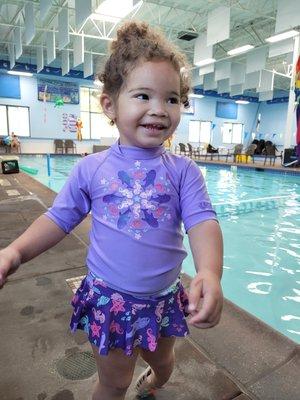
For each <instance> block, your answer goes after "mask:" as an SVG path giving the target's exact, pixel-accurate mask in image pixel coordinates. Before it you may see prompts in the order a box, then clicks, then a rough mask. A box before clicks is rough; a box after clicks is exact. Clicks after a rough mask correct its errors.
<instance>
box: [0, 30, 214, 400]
mask: <svg viewBox="0 0 300 400" xmlns="http://www.w3.org/2000/svg"><path fill="white" fill-rule="evenodd" d="M186 70H187V64H186V62H185V58H184V57H183V56H182V55H181V54H180V53H179V52H178V51H177V49H176V48H175V47H174V46H173V45H171V44H170V43H168V42H167V41H166V39H165V38H164V37H163V36H161V35H160V34H159V33H157V32H156V31H154V30H152V29H150V28H149V27H148V26H147V25H146V24H144V23H136V22H130V23H127V24H125V25H123V26H122V27H121V28H120V29H119V30H118V33H117V39H116V40H115V41H113V42H112V46H111V55H110V57H109V59H108V60H107V62H106V64H105V68H104V71H103V73H101V74H100V75H99V79H100V80H101V81H102V82H103V92H102V95H101V106H102V109H103V111H104V113H105V114H106V115H107V117H108V118H109V119H110V121H111V123H112V124H116V126H117V128H118V130H119V134H120V138H119V140H118V142H117V143H115V144H114V145H113V146H112V147H111V148H110V149H108V150H106V151H103V152H101V153H96V154H92V155H89V156H87V157H84V158H83V159H82V160H81V161H80V162H79V163H78V164H77V165H76V166H75V168H74V170H73V171H72V173H71V176H70V177H69V179H68V181H67V182H66V184H65V186H64V187H63V189H62V190H61V192H60V193H59V194H58V195H57V197H56V199H55V201H54V204H53V206H52V207H51V208H50V209H49V210H48V211H47V212H46V213H45V215H43V216H41V217H40V218H38V220H37V221H35V222H34V223H33V224H32V225H31V227H29V228H28V230H27V231H26V232H25V233H24V234H23V235H22V236H20V237H19V238H18V239H17V240H16V241H15V242H13V243H12V244H11V245H10V246H8V247H7V248H6V249H4V250H2V251H1V252H0V285H3V284H4V282H5V279H6V276H7V274H9V273H12V272H14V271H15V270H16V269H17V268H18V266H19V265H20V263H22V262H26V261H28V260H29V259H31V258H33V257H35V256H36V255H38V254H40V253H41V252H43V251H45V250H47V249H48V248H50V247H52V246H54V245H55V244H56V243H57V242H59V241H60V240H61V239H62V238H63V237H64V236H65V235H66V234H67V233H69V232H70V231H71V230H72V229H73V228H74V227H75V226H76V225H77V224H79V223H80V222H81V221H82V220H83V218H85V216H86V215H87V214H88V213H89V212H90V211H91V213H92V227H91V232H90V247H89V250H88V255H87V261H86V262H87V267H88V274H87V277H86V278H85V279H84V280H83V281H82V283H81V286H80V288H79V289H78V291H77V293H76V294H75V296H74V298H73V301H72V305H73V307H74V313H73V316H72V319H71V329H72V331H75V330H76V329H83V330H84V331H85V332H86V334H87V335H88V338H89V341H90V342H91V346H92V349H93V352H94V355H95V359H96V363H97V367H98V371H99V382H98V383H97V386H96V388H95V391H94V394H93V400H122V399H124V398H125V394H126V391H127V388H128V386H129V385H130V383H131V380H132V376H133V371H134V367H135V363H136V359H137V356H138V355H140V356H141V357H142V358H143V359H144V360H145V361H146V362H147V364H148V365H149V367H148V368H147V369H146V370H145V372H144V373H143V374H142V376H141V377H140V378H139V379H138V381H137V383H136V390H137V394H138V395H139V396H140V397H143V396H147V395H148V394H149V393H153V391H154V390H155V389H157V388H160V387H162V386H163V385H164V384H165V383H166V382H167V381H168V379H169V378H170V375H171V373H172V370H173V367H174V344H175V338H176V337H184V336H186V335H187V334H188V327H187V323H186V320H185V317H187V315H188V313H190V314H191V318H190V320H189V323H190V324H192V325H194V326H196V327H199V328H209V327H212V326H214V325H216V324H217V323H218V321H219V319H220V314H221V309H222V290H221V287H220V279H221V269H222V237H221V232H220V228H219V224H218V222H217V220H216V215H215V212H214V211H213V209H212V206H211V202H210V199H209V197H208V195H207V191H206V187H205V183H204V179H203V177H202V175H201V172H200V169H199V168H198V166H197V165H196V164H195V163H194V162H193V161H191V160H190V159H188V158H186V157H180V156H176V155H173V154H171V153H170V152H166V151H165V149H164V146H163V144H162V143H164V142H165V141H166V140H167V139H168V138H170V137H171V135H172V134H173V132H174V131H175V129H176V127H177V126H178V124H179V120H180V107H181V104H182V103H183V104H185V103H187V94H188V90H189V80H188V77H187V73H186ZM182 222H183V224H184V228H185V231H186V232H187V233H188V236H189V240H190V245H191V249H192V253H193V257H194V262H195V267H196V270H197V275H196V277H195V278H194V279H193V280H192V283H191V286H190V291H189V294H188V295H187V294H186V293H185V291H184V289H183V287H182V284H181V282H180V277H179V275H180V271H181V266H182V261H183V260H184V258H185V257H186V251H185V249H184V247H183V233H182V227H181V225H182ZM200 299H201V306H200Z"/></svg>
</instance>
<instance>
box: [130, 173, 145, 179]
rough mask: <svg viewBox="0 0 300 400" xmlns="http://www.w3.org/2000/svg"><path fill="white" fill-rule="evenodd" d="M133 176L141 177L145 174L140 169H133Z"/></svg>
mask: <svg viewBox="0 0 300 400" xmlns="http://www.w3.org/2000/svg"><path fill="white" fill-rule="evenodd" d="M133 176H134V178H135V179H143V178H144V177H145V174H144V173H143V172H142V171H135V172H134V174H133Z"/></svg>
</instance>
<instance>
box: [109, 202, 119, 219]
mask: <svg viewBox="0 0 300 400" xmlns="http://www.w3.org/2000/svg"><path fill="white" fill-rule="evenodd" d="M108 210H109V212H110V214H111V215H113V216H114V217H116V216H117V215H119V210H118V207H117V206H116V205H115V204H109V206H108Z"/></svg>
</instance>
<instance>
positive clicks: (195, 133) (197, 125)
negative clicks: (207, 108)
mask: <svg viewBox="0 0 300 400" xmlns="http://www.w3.org/2000/svg"><path fill="white" fill-rule="evenodd" d="M210 140H211V121H195V120H190V121H189V142H196V143H210Z"/></svg>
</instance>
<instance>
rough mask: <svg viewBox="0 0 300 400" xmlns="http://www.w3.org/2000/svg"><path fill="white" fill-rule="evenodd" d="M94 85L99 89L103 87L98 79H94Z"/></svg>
mask: <svg viewBox="0 0 300 400" xmlns="http://www.w3.org/2000/svg"><path fill="white" fill-rule="evenodd" d="M94 85H96V86H99V87H101V86H103V83H102V82H100V81H99V79H95V80H94Z"/></svg>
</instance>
